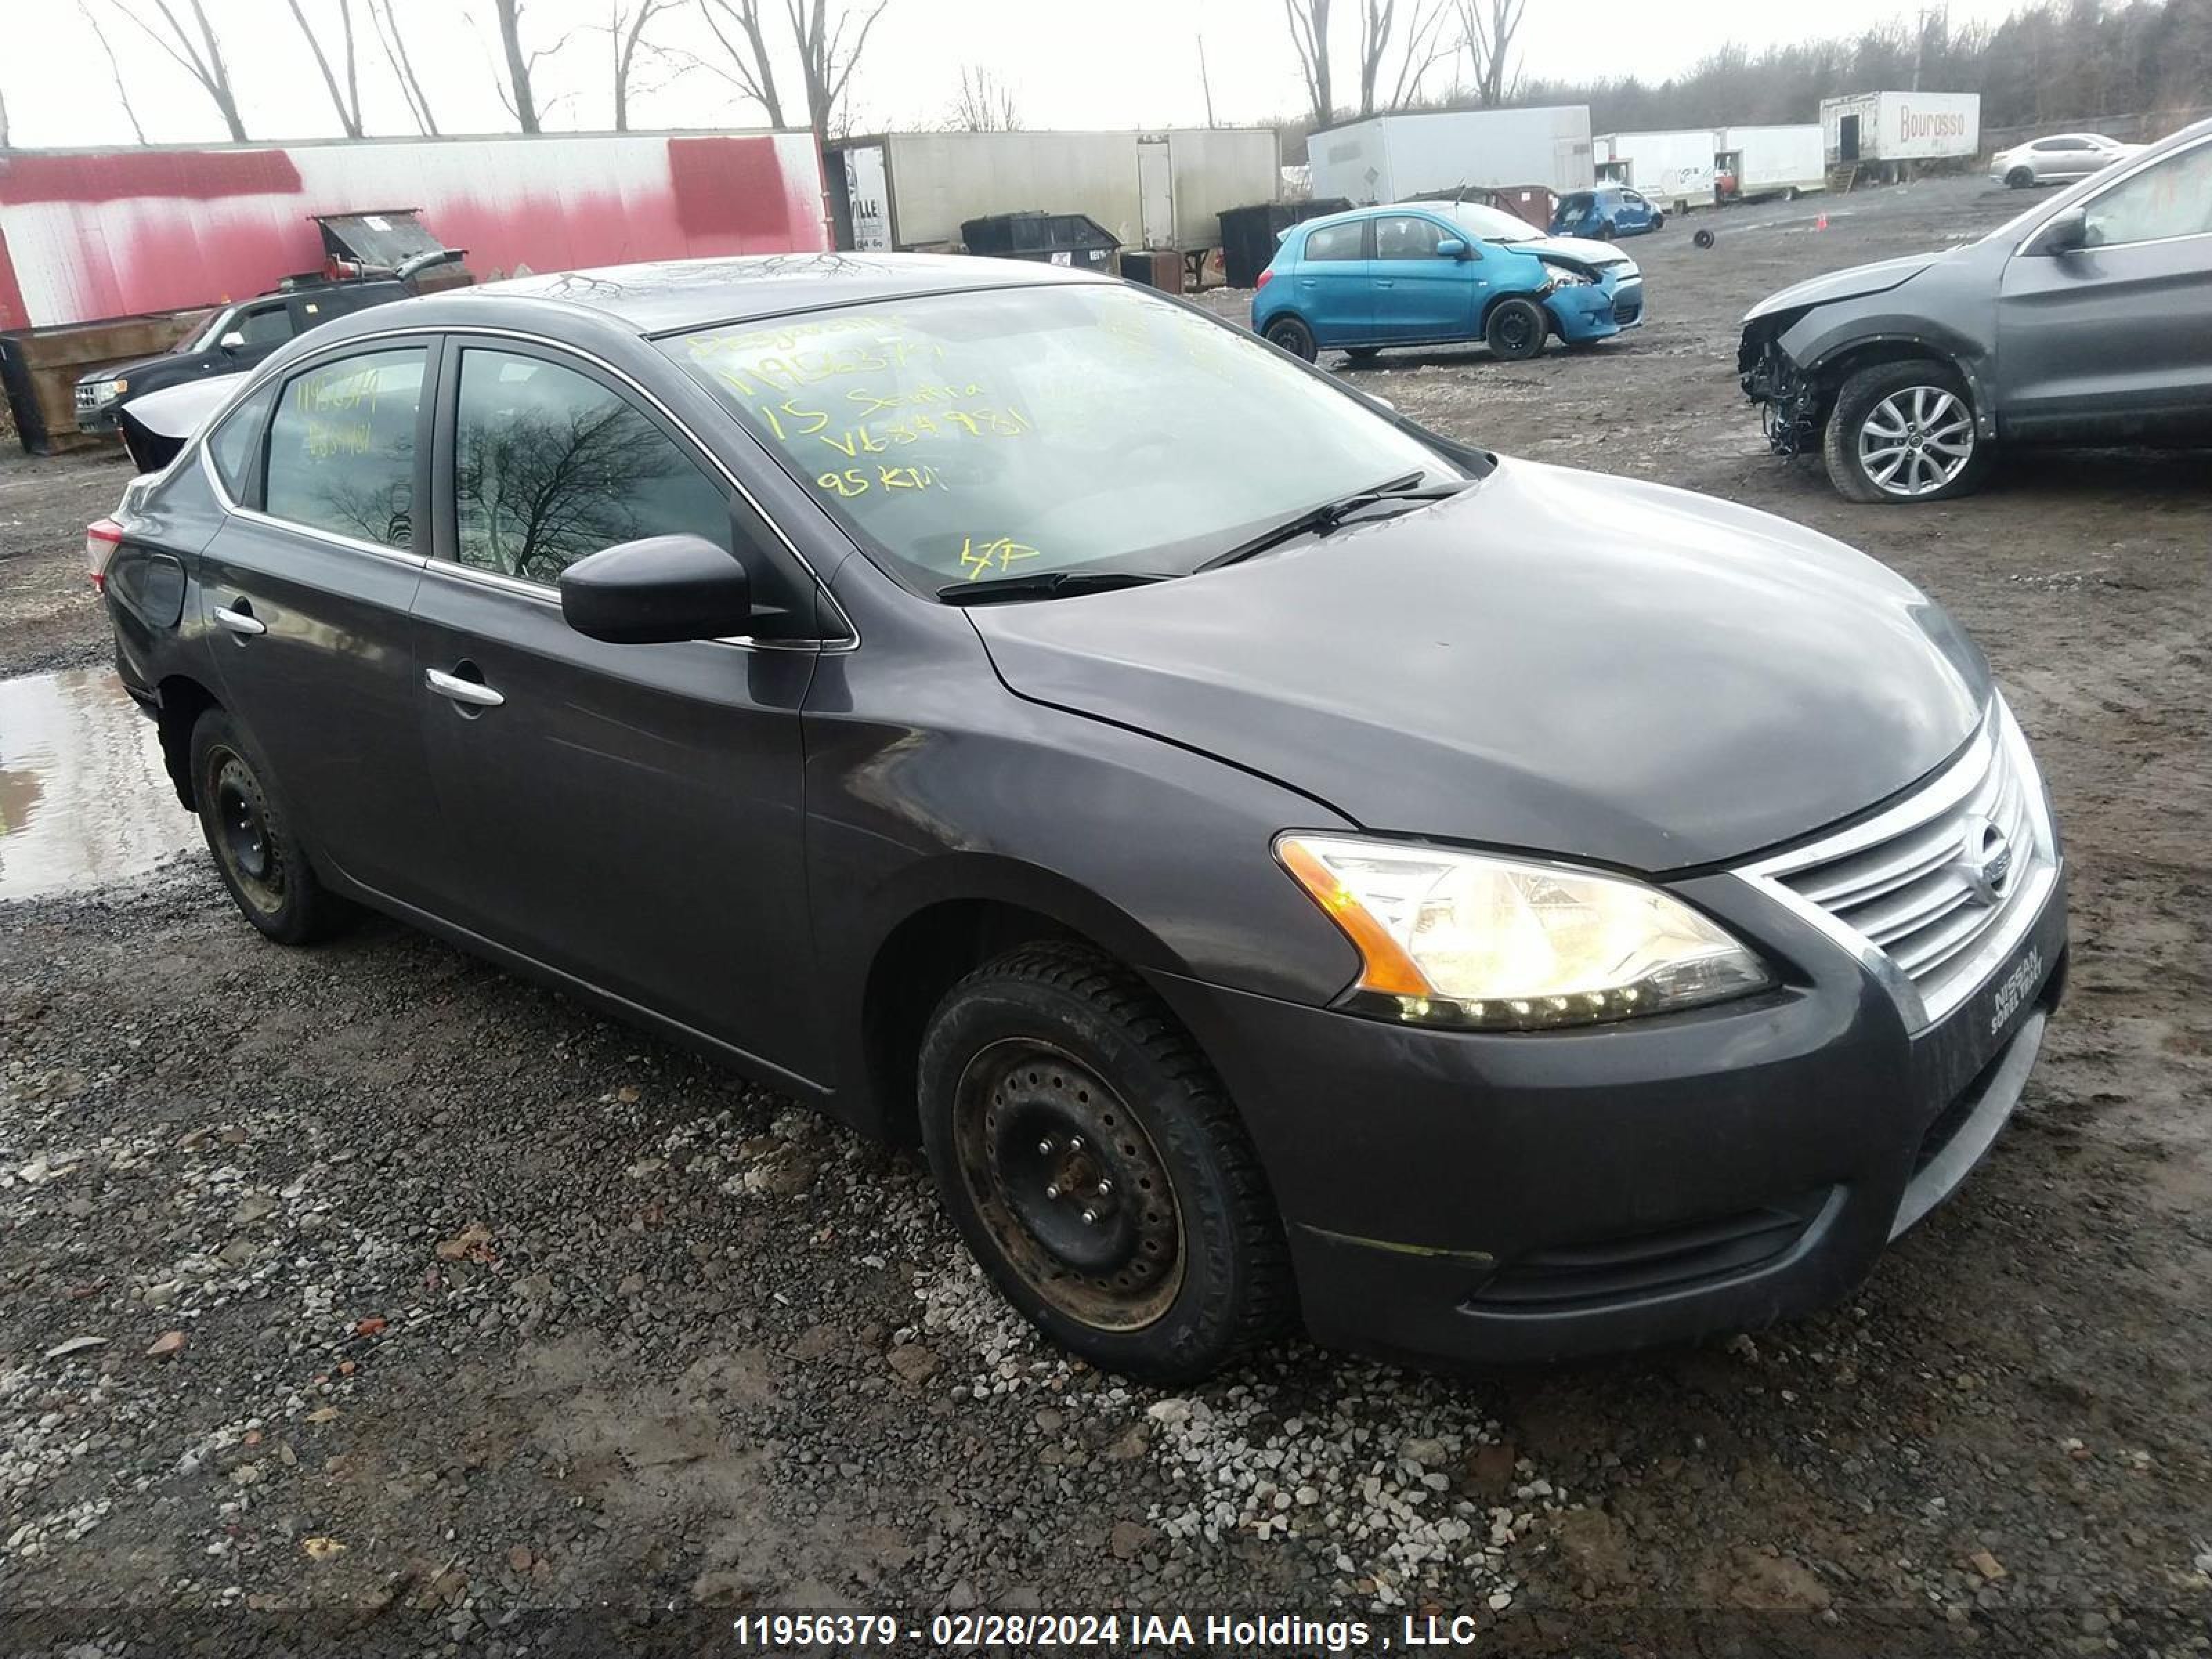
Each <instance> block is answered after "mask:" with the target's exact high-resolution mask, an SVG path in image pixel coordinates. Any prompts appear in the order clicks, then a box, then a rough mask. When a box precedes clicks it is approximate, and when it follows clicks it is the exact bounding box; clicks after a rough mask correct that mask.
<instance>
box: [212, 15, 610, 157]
mask: <svg viewBox="0 0 2212 1659" xmlns="http://www.w3.org/2000/svg"><path fill="white" fill-rule="evenodd" d="M195 3H197V0H195ZM491 5H492V12H493V15H495V17H496V18H497V19H498V21H499V48H500V54H501V58H502V59H503V60H504V62H505V64H506V67H507V76H506V79H505V81H504V82H502V83H501V86H500V88H499V97H500V101H501V103H503V104H505V105H506V106H507V113H508V114H509V115H512V116H513V118H514V124H515V125H517V126H519V127H520V128H521V129H522V130H523V131H525V132H540V131H544V128H543V126H542V125H540V118H541V117H542V116H543V115H544V110H543V109H541V108H540V106H539V105H538V90H537V85H536V76H537V74H538V64H541V63H543V62H544V60H545V59H546V58H550V57H551V56H553V54H554V53H555V52H558V51H560V50H561V48H562V47H563V46H567V45H568V41H569V38H570V37H569V36H568V34H563V35H562V37H561V38H560V39H559V40H556V41H555V42H554V43H553V44H552V45H551V46H541V47H539V48H538V50H537V51H535V52H531V51H527V50H526V49H525V48H524V46H523V44H522V13H523V3H522V0H491Z"/></svg>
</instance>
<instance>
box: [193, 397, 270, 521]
mask: <svg viewBox="0 0 2212 1659" xmlns="http://www.w3.org/2000/svg"><path fill="white" fill-rule="evenodd" d="M275 401H276V386H275V384H274V383H273V382H272V383H271V384H270V385H268V386H263V387H262V388H261V390H259V391H258V392H255V393H254V394H253V395H252V397H251V398H247V399H246V401H245V402H244V403H242V404H239V406H238V407H237V408H235V409H234V410H231V411H230V413H229V414H228V415H226V416H223V417H222V425H220V426H218V427H217V428H216V429H215V430H214V431H213V432H211V433H210V434H209V435H208V441H207V453H208V460H209V461H210V464H212V465H213V466H214V467H215V475H216V477H218V478H220V479H222V487H223V489H225V490H226V491H228V494H229V495H230V499H231V500H233V501H239V502H241V503H243V504H244V505H246V506H247V507H252V506H255V505H257V504H258V503H257V502H256V501H255V496H256V495H257V494H258V490H259V486H260V483H261V481H260V479H258V478H257V477H254V476H253V471H254V469H253V461H254V458H255V457H256V456H257V455H258V454H259V453H261V428H263V427H264V426H265V425H267V424H268V422H269V405H270V404H272V403H274V402H275Z"/></svg>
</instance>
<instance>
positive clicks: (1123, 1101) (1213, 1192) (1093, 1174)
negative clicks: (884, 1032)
mask: <svg viewBox="0 0 2212 1659" xmlns="http://www.w3.org/2000/svg"><path fill="white" fill-rule="evenodd" d="M919 1081H920V1085H921V1133H922V1144H923V1146H924V1147H925V1148H926V1149H927V1152H928V1154H929V1163H930V1168H931V1170H932V1171H933V1173H934V1174H935V1176H936V1177H937V1189H938V1194H939V1199H940V1200H941V1201H942V1202H943V1204H944V1206H945V1211H946V1212H947V1213H948V1214H949V1215H950V1216H951V1218H952V1222H953V1225H955V1226H957V1228H958V1229H959V1230H960V1234H961V1237H963V1239H965V1240H966V1242H967V1244H968V1248H969V1249H970V1250H971V1251H973V1252H974V1253H975V1259H976V1260H977V1261H980V1262H981V1264H982V1266H983V1268H984V1270H985V1271H986V1272H987V1273H989V1274H990V1276H991V1278H992V1279H993V1280H994V1282H995V1283H996V1284H997V1285H998V1287H999V1289H1000V1292H1001V1293H1002V1294H1003V1295H1004V1296H1005V1297H1006V1300H1007V1301H1008V1302H1010V1303H1012V1304H1013V1306H1014V1307H1015V1308H1016V1309H1017V1310H1019V1311H1020V1312H1021V1314H1022V1315H1023V1316H1024V1317H1025V1318H1027V1319H1029V1320H1030V1322H1031V1323H1033V1324H1035V1325H1036V1327H1037V1328H1039V1329H1040V1330H1042V1331H1043V1332H1044V1333H1045V1334H1046V1335H1048V1336H1049V1337H1051V1338H1052V1339H1053V1340H1054V1341H1055V1342H1058V1343H1060V1345H1061V1346H1064V1347H1066V1348H1068V1349H1070V1350H1072V1351H1073V1352H1075V1353H1077V1354H1079V1355H1081V1356H1082V1357H1083V1358H1085V1359H1086V1360H1088V1361H1090V1362H1091V1364H1095V1365H1098V1366H1100V1367H1102V1368H1103V1369H1105V1370H1111V1371H1116V1372H1120V1373H1121V1374H1122V1375H1124V1376H1133V1377H1137V1378H1140V1379H1143V1380H1145V1381H1147V1382H1154V1383H1181V1382H1188V1381H1191V1380H1194V1379H1195V1378H1198V1377H1201V1376H1207V1375H1209V1374H1210V1373H1212V1372H1213V1371H1215V1370H1218V1369H1220V1367H1221V1366H1223V1365H1224V1364H1227V1363H1228V1362H1229V1361H1230V1360H1231V1359H1232V1358H1235V1357H1236V1356H1237V1354H1238V1353H1240V1352H1243V1350H1244V1349H1246V1348H1248V1347H1249V1346H1252V1345H1254V1344H1255V1343H1257V1342H1260V1341H1261V1340H1265V1339H1266V1338H1267V1337H1268V1336H1271V1335H1272V1334H1274V1333H1275V1332H1276V1331H1277V1330H1279V1328H1281V1327H1282V1326H1283V1325H1284V1324H1285V1322H1287V1321H1288V1319H1289V1317H1290V1314H1291V1280H1290V1267H1289V1261H1288V1257H1287V1255H1286V1253H1285V1247H1284V1243H1283V1237H1282V1226H1281V1223H1280V1221H1279V1219H1278V1218H1277V1216H1276V1213H1275V1207H1274V1201H1273V1198H1272V1196H1271V1195H1270V1194H1269V1192H1268V1188H1267V1178H1266V1176H1264V1175H1263V1174H1262V1173H1261V1169H1260V1161H1259V1156H1258V1154H1257V1153H1256V1152H1254V1150H1253V1148H1252V1144H1251V1141H1250V1140H1249V1138H1247V1136H1246V1135H1245V1133H1244V1128H1243V1124H1241V1123H1240V1122H1239V1121H1237V1115H1236V1114H1235V1112H1234V1111H1233V1110H1231V1107H1230V1105H1229V1103H1228V1101H1227V1099H1226V1098H1225V1097H1224V1096H1223V1094H1222V1092H1221V1086H1220V1085H1219V1084H1218V1082H1217V1081H1216V1080H1215V1079H1214V1076H1213V1073H1212V1068H1211V1067H1209V1066H1207V1065H1206V1060H1205V1059H1204V1057H1203V1056H1202V1055H1201V1054H1200V1053H1199V1052H1198V1049H1197V1048H1196V1047H1195V1045H1194V1044H1193V1043H1192V1042H1191V1041H1190V1039H1189V1038H1188V1036H1185V1035H1184V1034H1183V1032H1182V1030H1181V1029H1180V1028H1179V1027H1178V1026H1177V1025H1176V1024H1175V1023H1174V1021H1173V1020H1172V1018H1170V1016H1169V1014H1168V1012H1167V1011H1166V1009H1164V1007H1162V1006H1160V1004H1159V1003H1158V1000H1156V999H1155V998H1154V997H1153V995H1152V993H1151V992H1150V990H1148V989H1147V988H1146V986H1145V984H1144V983H1143V981H1140V980H1139V979H1138V978H1137V977H1136V976H1135V975H1133V974H1131V973H1130V972H1128V971H1127V969H1123V968H1121V967H1120V966H1118V965H1117V964H1115V963H1112V962H1110V961H1109V960H1108V959H1106V958H1105V957H1101V956H1099V955H1097V953H1096V952H1094V951H1090V950H1088V949H1086V948H1085V947H1082V946H1079V945H1025V946H1023V947H1021V948H1020V949H1018V950H1015V951H1010V952H1009V953H1008V954H1006V956H1003V957H1000V958H999V959H998V960H997V961H995V962H993V963H988V964H987V965H986V966H984V967H982V968H980V969H977V970H976V971H975V972H974V973H972V974H970V975H968V977H967V978H966V979H964V980H963V981H961V982H960V983H959V984H958V985H957V986H955V987H953V989H952V991H951V993H950V994H948V995H947V996H946V997H945V1000H944V1001H943V1002H942V1003H941V1004H939V1006H938V1010H937V1012H936V1013H935V1014H934V1015H933V1017H932V1018H931V1020H930V1024H929V1029H928V1030H927V1033H926V1034H925V1036H924V1037H923V1040H922V1049H921V1066H920V1073H919Z"/></svg>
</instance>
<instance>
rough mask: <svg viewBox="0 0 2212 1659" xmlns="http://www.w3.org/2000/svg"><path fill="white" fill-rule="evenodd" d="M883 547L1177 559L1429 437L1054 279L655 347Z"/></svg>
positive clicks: (992, 570)
mask: <svg viewBox="0 0 2212 1659" xmlns="http://www.w3.org/2000/svg"><path fill="white" fill-rule="evenodd" d="M661 349H663V350H665V351H666V352H667V353H668V354H669V355H670V356H671V357H673V358H674V359H675V360H676V361H677V362H678V363H680V364H682V365H683V366H684V368H687V369H688V370H689V371H690V373H691V374H692V375H693V377H694V378H695V379H696V380H699V381H700V382H701V383H702V385H704V386H707V387H708V389H709V390H710V391H712V392H714V393H715V394H716V395H717V396H718V397H720V398H721V399H722V400H723V401H724V402H725V404H726V405H727V406H728V407H729V409H730V410H732V413H733V414H735V415H736V416H737V417H738V419H739V420H740V421H741V422H743V423H744V425H745V426H746V427H747V428H749V429H750V431H751V432H752V433H753V434H754V435H755V436H757V438H758V439H759V440H760V441H761V442H762V444H763V446H764V447H766V448H767V449H768V450H769V453H771V454H773V455H775V457H776V458H777V459H779V460H781V462H782V463H783V464H784V465H785V466H786V467H787V469H788V470H789V471H791V473H792V474H793V476H794V477H796V478H797V479H798V480H799V482H800V483H803V484H804V485H805V487H806V488H807V489H809V490H810V491H811V494H812V495H813V496H814V497H815V499H816V500H817V501H819V502H820V503H821V504H822V506H823V507H824V509H825V510H827V511H828V512H829V513H830V514H831V516H833V517H834V518H836V520H839V521H840V522H841V523H842V525H843V526H845V527H846V528H847V529H848V531H849V532H851V533H852V535H853V537H854V540H855V541H857V542H859V543H860V545H861V546H863V547H864V548H866V549H868V550H870V551H871V552H872V553H873V554H875V555H876V556H878V562H881V563H883V564H884V565H885V567H886V568H890V570H892V571H893V572H894V573H895V574H899V575H901V576H902V577H903V578H904V579H905V580H908V581H909V582H910V583H912V584H913V585H914V586H916V587H919V588H920V589H921V590H922V591H923V592H935V591H936V590H937V589H939V588H941V587H944V586H949V585H950V584H951V583H955V582H968V581H979V580H997V579H999V578H1000V577H1009V576H1030V575H1042V574H1049V573H1054V572H1063V571H1075V570H1078V569H1082V570H1086V571H1088V570H1096V571H1098V572H1101V573H1114V574H1121V573H1124V572H1127V573H1143V574H1161V575H1182V574H1188V572H1189V571H1190V570H1191V569H1193V568H1194V567H1195V566H1196V565H1197V564H1199V563H1200V562H1201V561H1203V560H1204V559H1205V558H1206V557H1208V556H1212V555H1214V554H1218V553H1221V552H1224V551H1225V550H1228V549H1229V548H1231V547H1232V546H1235V545H1237V544H1239V543H1240V542H1242V541H1243V540H1245V539H1248V538H1249V537H1250V536H1251V535H1252V534H1254V533H1255V532H1257V531H1261V530H1265V529H1267V528H1268V527H1270V526H1273V525H1274V524H1276V523H1277V522H1279V520H1282V519H1284V518H1285V517H1287V516H1289V515H1292V514H1295V513H1299V512H1301V511H1303V510H1305V509H1309V508H1310V507H1314V506H1316V505H1317V504H1319V503H1321V502H1323V501H1330V500H1333V499H1334V498H1335V497H1337V496H1340V495H1346V494H1347V493H1350V492H1353V491H1357V490H1359V489H1368V488H1371V487H1373V486H1375V485H1378V484H1382V483H1393V482H1395V481H1397V480H1399V479H1401V478H1405V477H1425V478H1428V479H1431V480H1434V481H1437V482H1442V481H1443V480H1447V479H1451V478H1455V477H1458V476H1459V475H1458V473H1457V472H1456V471H1455V469H1454V468H1453V467H1452V466H1451V465H1450V464H1449V462H1447V461H1446V460H1444V459H1443V458H1442V457H1440V456H1439V455H1438V454H1437V453H1436V452H1435V451H1434V450H1432V449H1431V448H1430V447H1428V446H1427V445H1425V444H1424V443H1422V442H1421V441H1419V440H1418V439H1416V438H1415V437H1413V435H1410V434H1408V433H1407V432H1405V431H1403V430H1402V429H1401V428H1399V427H1397V426H1396V425H1395V424H1394V423H1393V422H1390V421H1389V420H1388V419H1387V418H1385V417H1384V416H1383V415H1381V414H1379V413H1377V412H1376V410H1373V409H1372V408H1370V406H1368V405H1367V404H1365V403H1364V401H1362V400H1360V399H1358V398H1354V397H1352V396H1349V395H1347V394H1346V393H1345V392H1342V391H1340V390H1339V389H1337V388H1336V387H1335V386H1333V385H1331V384H1330V383H1329V382H1328V381H1327V380H1322V379H1321V378H1319V377H1317V376H1316V375H1313V374H1309V373H1307V372H1306V371H1304V370H1303V369H1301V368H1297V367H1295V366H1293V365H1291V364H1290V363H1286V362H1282V361H1281V360H1279V358H1278V357H1277V356H1275V354H1274V353H1273V352H1272V351H1270V350H1268V349H1267V348H1266V347H1264V346H1262V345H1261V344H1260V343H1258V342H1257V341H1255V340H1254V339H1252V338H1251V337H1250V336H1249V335H1246V334H1244V333H1243V332H1242V331H1238V330H1235V329H1231V328H1228V327H1225V326H1224V325H1221V324H1218V323H1216V322H1214V321H1212V319H1209V318H1206V317H1204V316H1201V315H1198V314H1195V313H1193V312H1192V311H1191V310H1189V309H1188V307H1183V306H1181V305H1177V304H1176V303H1174V302H1172V301H1167V300H1163V299H1160V298H1158V297H1157V296H1154V295H1147V294H1146V293H1144V292H1143V291H1142V290H1139V289H1127V288H1123V287H1121V286H1119V285H1118V284H1116V285H1109V284H1105V283H1067V284H1060V283H1053V284H1047V285H1040V286H1037V287H1034V288H999V289H991V290H989V291H987V292H982V293H972V294H945V295H927V296H920V297H916V298H913V299H907V300H899V301H890V302H887V303H884V304H881V305H876V306H866V307H853V308H850V309H837V310H827V311H821V312H816V313H809V314H805V315H801V316H796V317H787V318H779V319H774V320H772V321H764V322H759V323H745V324H733V325H723V326H720V327H716V328H710V329H705V330H702V331H698V332H696V333H693V334H690V335H685V336H682V337H676V338H673V339H669V340H666V341H664V342H662V343H661Z"/></svg>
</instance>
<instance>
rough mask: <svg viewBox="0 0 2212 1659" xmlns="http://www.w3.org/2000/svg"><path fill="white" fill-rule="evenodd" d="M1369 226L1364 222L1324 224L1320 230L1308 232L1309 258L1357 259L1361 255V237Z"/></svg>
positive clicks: (1307, 249) (1307, 251)
mask: <svg viewBox="0 0 2212 1659" xmlns="http://www.w3.org/2000/svg"><path fill="white" fill-rule="evenodd" d="M1366 228H1367V227H1366V224H1365V222H1355V223H1352V224H1348V225H1323V226H1322V227H1321V228H1320V229H1318V230H1311V231H1308V232H1307V233H1306V258H1309V259H1357V258H1360V257H1361V255H1360V252H1359V239H1360V237H1361V235H1362V234H1363V233H1364V232H1365V230H1366Z"/></svg>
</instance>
